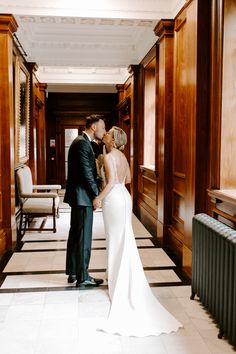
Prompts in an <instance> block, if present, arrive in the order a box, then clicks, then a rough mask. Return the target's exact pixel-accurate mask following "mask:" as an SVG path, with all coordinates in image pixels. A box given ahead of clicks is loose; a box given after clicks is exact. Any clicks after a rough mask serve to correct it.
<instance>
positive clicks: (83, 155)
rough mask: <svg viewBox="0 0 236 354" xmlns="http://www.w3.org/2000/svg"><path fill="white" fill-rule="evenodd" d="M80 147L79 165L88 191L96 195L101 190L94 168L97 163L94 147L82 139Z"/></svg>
mask: <svg viewBox="0 0 236 354" xmlns="http://www.w3.org/2000/svg"><path fill="white" fill-rule="evenodd" d="M78 148H79V151H78V158H79V166H80V168H81V173H82V175H83V179H84V182H85V184H86V188H87V191H88V192H89V194H90V195H92V196H94V197H96V196H97V195H98V193H99V190H98V186H97V183H96V179H95V176H94V168H95V170H96V165H95V159H94V155H93V152H92V148H91V147H90V146H89V143H88V142H86V141H84V140H81V141H80V144H79V146H78Z"/></svg>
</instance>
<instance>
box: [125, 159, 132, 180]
mask: <svg viewBox="0 0 236 354" xmlns="http://www.w3.org/2000/svg"><path fill="white" fill-rule="evenodd" d="M128 183H131V172H130V167H129V164H128V161H127V175H126V177H125V184H128Z"/></svg>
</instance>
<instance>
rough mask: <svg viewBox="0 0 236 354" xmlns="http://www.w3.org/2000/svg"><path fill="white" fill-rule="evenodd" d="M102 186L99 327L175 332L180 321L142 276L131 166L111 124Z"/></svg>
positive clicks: (120, 132)
mask: <svg viewBox="0 0 236 354" xmlns="http://www.w3.org/2000/svg"><path fill="white" fill-rule="evenodd" d="M103 142H104V144H105V146H106V151H107V154H106V155H105V156H104V168H105V175H106V185H105V187H104V189H103V190H102V192H101V193H100V194H99V195H98V196H97V197H96V198H95V199H94V208H97V207H99V205H100V203H101V202H102V210H103V219H104V227H105V234H106V239H107V251H108V289H109V296H110V300H111V307H110V312H109V316H108V319H107V320H106V322H105V324H104V325H103V326H102V328H101V330H103V331H105V332H108V333H114V334H120V335H126V336H137V337H144V336H148V335H159V334H161V333H170V332H172V331H177V330H178V328H179V327H182V324H181V323H180V322H179V321H177V320H176V319H175V318H174V317H173V316H172V315H171V314H170V313H169V312H168V311H167V310H166V309H165V308H164V307H163V306H162V305H161V304H160V303H159V302H158V300H157V299H156V298H155V296H154V295H153V293H152V291H151V288H150V287H149V284H148V282H147V279H146V277H145V274H144V271H143V267H142V263H141V260H140V257H139V253H138V249H137V246H136V242H135V238H134V233H133V229H132V224H131V219H132V200H131V196H130V194H129V192H128V191H127V189H126V187H125V184H126V183H130V181H131V176H130V168H129V165H128V162H127V159H126V157H125V155H124V154H123V153H122V152H121V150H123V148H124V146H125V144H126V142H127V136H126V133H125V132H124V131H123V130H122V129H120V128H118V127H112V128H111V129H110V130H109V132H108V133H106V134H105V135H104V138H103Z"/></svg>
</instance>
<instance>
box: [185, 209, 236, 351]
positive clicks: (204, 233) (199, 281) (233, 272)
mask: <svg viewBox="0 0 236 354" xmlns="http://www.w3.org/2000/svg"><path fill="white" fill-rule="evenodd" d="M195 295H197V296H198V297H199V299H200V301H201V302H202V304H203V305H204V306H205V307H206V308H207V309H208V311H209V312H210V314H211V315H212V316H213V318H214V319H215V321H216V322H217V324H218V326H219V335H218V337H219V338H222V336H223V335H224V336H225V338H227V339H228V340H229V342H230V343H231V344H233V345H234V346H236V231H235V230H233V229H231V228H230V227H228V226H226V225H224V224H223V223H221V222H219V221H217V220H215V219H213V218H212V217H210V216H209V215H206V214H197V215H195V216H194V217H193V242H192V295H191V299H194V296H195Z"/></svg>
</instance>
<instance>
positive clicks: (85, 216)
mask: <svg viewBox="0 0 236 354" xmlns="http://www.w3.org/2000/svg"><path fill="white" fill-rule="evenodd" d="M92 227H93V207H92V206H73V207H71V221H70V231H69V237H68V241H67V252H66V274H71V275H76V277H77V280H78V281H79V282H82V281H84V280H87V279H89V274H88V266H89V261H90V255H91V243H92Z"/></svg>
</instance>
